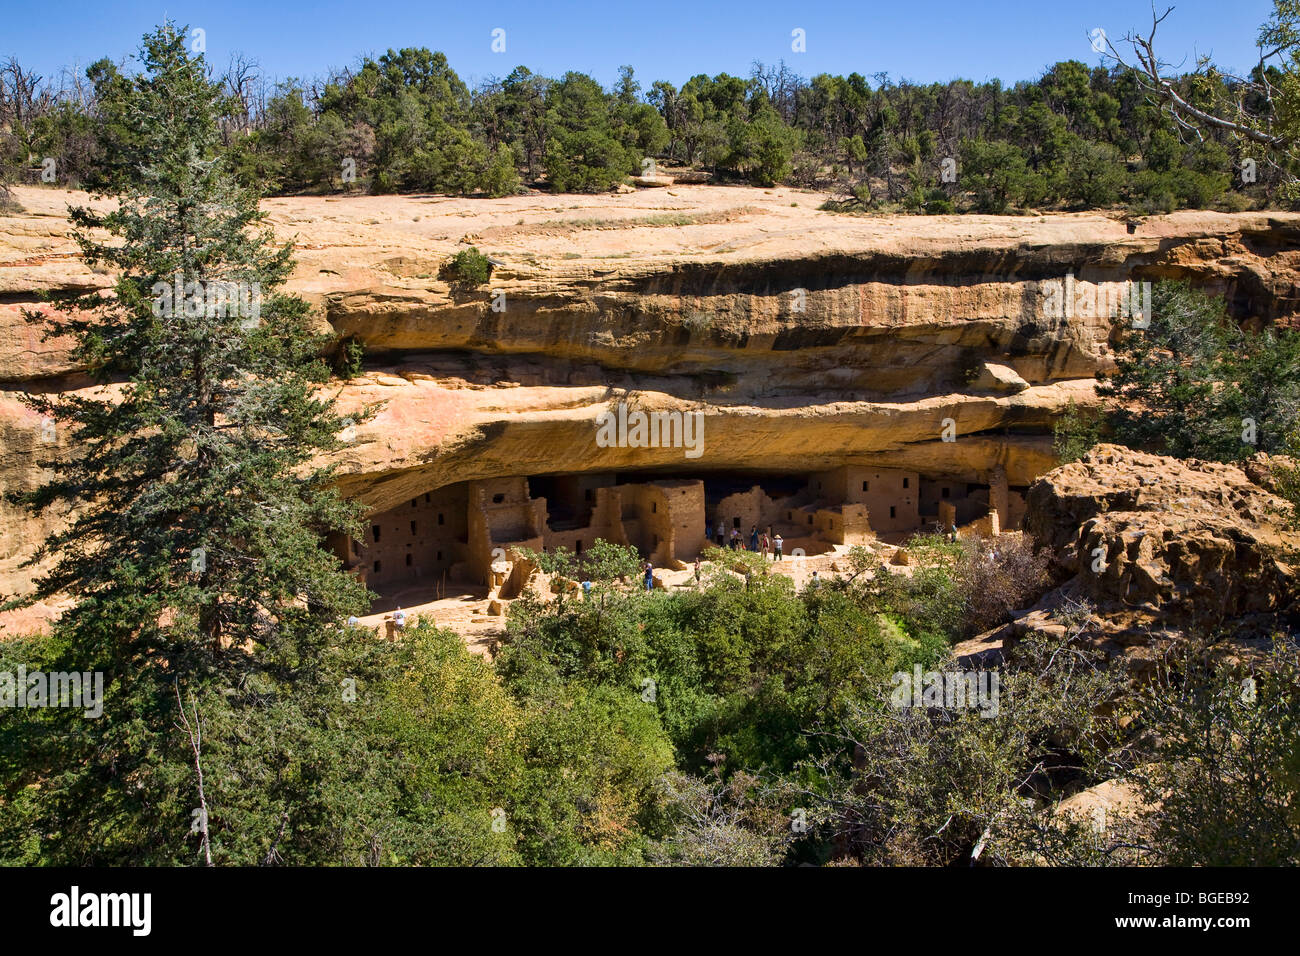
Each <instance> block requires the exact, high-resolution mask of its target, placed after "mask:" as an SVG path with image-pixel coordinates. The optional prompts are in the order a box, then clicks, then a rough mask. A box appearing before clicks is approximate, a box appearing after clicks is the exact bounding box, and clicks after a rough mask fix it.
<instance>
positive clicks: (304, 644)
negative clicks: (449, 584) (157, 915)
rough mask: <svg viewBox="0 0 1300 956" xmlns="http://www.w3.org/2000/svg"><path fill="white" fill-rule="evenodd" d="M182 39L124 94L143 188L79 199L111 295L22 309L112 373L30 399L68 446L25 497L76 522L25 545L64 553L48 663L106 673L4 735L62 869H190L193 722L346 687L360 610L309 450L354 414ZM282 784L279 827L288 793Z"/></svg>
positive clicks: (147, 47) (46, 554) (250, 722)
mask: <svg viewBox="0 0 1300 956" xmlns="http://www.w3.org/2000/svg"><path fill="white" fill-rule="evenodd" d="M184 37H185V32H184V31H183V30H180V31H178V30H177V29H176V28H175V27H174V26H173V25H171V24H167V25H166V26H164V27H162V28H159V29H158V30H157V31H155V32H154V33H152V34H150V35H148V36H147V37H146V38H145V41H144V44H143V47H142V50H141V60H142V65H143V71H142V72H141V73H140V74H139V75H138V76H135V77H133V78H132V79H131V80H130V81H129V82H127V83H124V84H122V85H121V87H120V92H121V96H122V97H123V100H122V102H121V103H119V104H117V105H118V107H119V109H118V115H120V116H121V118H122V122H123V123H124V124H128V125H129V130H128V131H127V133H128V135H126V136H124V137H123V140H122V142H123V148H124V149H127V150H129V151H130V152H131V153H132V154H133V155H132V156H131V158H130V159H131V164H132V165H133V166H135V168H136V169H137V170H138V176H137V177H134V178H135V179H136V182H133V183H125V184H124V185H123V191H122V192H121V193H120V195H119V196H118V197H117V198H118V205H117V206H116V208H114V209H112V210H111V211H109V212H99V211H96V210H92V209H89V208H79V209H75V210H73V211H72V218H73V221H74V223H75V225H76V226H77V230H76V238H77V241H78V243H79V245H80V247H81V250H82V254H83V256H84V257H85V261H86V262H87V263H88V264H89V265H91V266H92V267H108V268H110V269H112V270H113V271H114V272H115V273H116V274H117V280H116V283H115V285H114V288H113V294H112V295H111V296H105V297H99V296H94V295H91V296H87V297H83V298H81V299H79V300H77V301H74V302H72V303H70V305H72V306H74V307H75V308H72V309H69V310H67V311H58V312H55V313H53V314H51V315H48V316H38V315H32V316H29V318H30V319H31V320H33V321H42V322H45V323H46V334H47V335H48V336H64V335H66V336H70V337H72V339H73V340H74V341H75V343H76V347H75V351H76V357H77V359H78V360H79V361H80V362H81V363H83V364H84V365H85V366H86V367H87V368H89V369H90V370H91V372H92V374H93V375H94V376H95V378H96V380H97V382H98V387H97V388H96V389H93V390H83V391H79V392H64V393H52V394H47V395H37V396H31V397H30V398H29V399H28V401H29V404H30V405H31V407H32V408H33V409H35V410H36V411H37V412H39V413H41V414H42V415H44V416H47V417H48V419H50V420H52V421H53V422H54V423H57V426H58V428H59V429H60V430H61V431H62V432H63V436H64V437H63V440H62V441H61V442H60V443H59V444H60V445H61V446H62V447H63V448H64V449H65V452H66V454H65V455H64V456H62V457H60V458H59V459H58V460H56V461H54V462H51V463H50V467H51V468H52V469H53V471H54V474H55V477H54V478H53V480H51V481H49V482H48V483H47V484H45V485H44V486H42V487H40V488H39V489H37V490H36V491H34V492H31V493H29V494H27V495H24V496H22V498H23V500H24V501H25V502H26V503H27V504H29V505H31V506H32V507H34V508H37V509H65V510H67V511H68V512H69V513H70V520H69V522H68V524H67V527H66V530H63V531H61V532H58V533H56V534H54V535H53V536H52V537H51V538H50V539H49V540H48V541H47V542H46V544H45V546H44V547H43V548H42V549H41V551H40V552H39V553H38V554H37V555H36V557H35V558H34V559H33V564H35V563H37V562H44V561H45V560H46V559H47V558H48V559H49V561H50V564H49V566H48V570H47V571H46V572H45V573H43V574H42V576H41V577H40V578H39V579H38V582H37V589H36V591H35V593H34V594H33V595H31V596H30V597H29V598H28V599H27V600H28V601H33V600H36V599H39V598H43V597H49V596H52V595H66V596H68V597H70V598H72V599H73V601H74V602H75V605H74V606H73V607H72V608H71V609H70V610H68V611H67V612H66V613H65V614H64V616H63V618H62V619H61V620H60V621H59V623H58V625H57V632H56V638H57V645H58V646H59V647H60V648H61V650H60V652H59V653H57V654H55V655H54V657H53V658H52V659H50V660H48V661H47V662H46V663H47V665H48V666H49V667H50V669H53V670H69V671H71V670H76V671H100V672H102V673H103V675H104V683H105V698H106V703H105V707H104V713H103V716H102V717H100V718H98V719H83V718H82V717H81V716H80V712H75V713H70V712H68V711H55V712H52V713H51V714H50V715H49V717H48V721H49V722H52V725H51V724H50V723H47V722H46V721H44V720H42V721H36V722H28V723H27V724H25V725H24V726H21V727H19V726H15V725H13V724H10V725H8V726H7V727H6V735H5V741H4V744H5V749H6V750H8V751H9V752H10V753H12V752H13V751H14V749H15V748H23V747H25V748H26V753H27V754H28V755H29V759H28V760H26V761H25V776H24V779H25V781H26V783H28V784H30V783H31V782H32V781H39V782H40V785H41V789H42V791H43V802H44V805H45V807H46V809H47V811H48V812H49V814H50V816H49V817H48V818H47V827H46V829H45V831H44V832H45V834H46V836H47V837H49V838H51V839H55V840H56V841H58V844H59V845H60V846H61V849H60V850H59V851H58V856H57V857H56V858H61V859H65V860H69V861H83V862H84V861H87V860H91V859H101V860H114V859H124V860H134V861H137V862H140V861H144V860H151V859H156V858H157V857H155V856H153V855H152V854H154V853H155V852H161V853H163V854H164V855H163V858H164V859H176V858H180V859H184V858H185V856H184V854H180V855H179V857H177V856H172V855H171V854H174V853H176V851H177V850H178V849H180V847H181V845H182V844H183V842H184V841H183V840H182V839H180V837H181V836H184V835H186V834H188V832H189V831H190V829H191V826H190V814H191V810H192V809H193V808H201V807H202V805H203V803H204V800H203V793H202V787H201V784H200V783H199V780H200V779H201V778H200V773H201V769H200V768H201V766H202V759H203V753H202V750H201V747H202V746H207V747H208V748H209V749H208V754H209V755H211V754H212V753H213V752H214V751H218V752H219V751H220V750H221V748H222V747H223V746H228V741H227V743H225V744H223V743H221V742H219V741H218V740H214V739H213V738H212V737H208V738H207V739H206V740H205V741H204V742H203V743H202V744H200V743H199V741H198V740H196V739H195V738H194V736H192V735H194V734H195V733H196V732H197V731H199V730H200V729H201V728H202V727H203V725H204V724H205V722H206V723H211V722H212V720H213V719H214V718H213V717H212V713H211V708H219V709H222V710H223V711H224V712H225V717H224V718H223V719H224V720H225V721H227V722H228V727H227V729H228V731H229V732H230V733H231V734H232V735H234V736H236V737H237V736H238V735H239V734H240V733H247V734H249V735H250V737H255V736H256V734H255V732H254V731H253V730H252V729H251V728H252V727H253V726H254V725H255V724H256V723H257V721H258V719H259V718H260V717H261V716H264V715H267V714H271V713H273V711H274V709H275V708H273V707H271V706H270V702H271V701H272V700H273V699H274V700H278V701H281V702H284V701H290V702H292V706H293V707H295V708H303V707H306V706H307V701H308V700H312V699H314V700H315V701H316V703H317V704H318V705H319V706H320V707H324V706H326V703H325V701H326V699H325V697H323V696H322V695H323V694H325V692H326V691H329V692H330V694H331V697H332V699H334V700H337V698H338V690H337V687H333V688H331V687H329V686H328V681H326V679H325V675H326V674H327V673H328V671H329V669H330V667H331V666H332V665H331V664H330V659H331V658H333V657H337V653H336V651H334V650H332V649H331V647H330V635H332V634H335V635H336V634H337V633H338V631H339V630H340V629H339V628H338V626H337V625H338V623H339V622H341V621H342V620H343V618H345V617H346V616H347V615H348V614H349V613H353V612H355V611H359V610H360V609H361V608H362V607H363V606H364V596H365V592H364V588H363V587H362V586H361V585H360V584H359V583H357V582H356V581H355V580H354V579H353V578H352V577H351V576H349V575H347V574H346V573H345V572H343V570H342V569H341V566H340V563H339V561H338V559H337V558H336V557H334V556H333V555H332V554H330V553H329V552H328V551H327V550H325V549H324V548H323V547H322V536H323V535H325V534H326V533H328V532H331V531H349V532H350V531H352V530H354V529H355V526H356V523H357V520H358V511H357V507H356V506H355V505H353V504H350V503H348V502H345V501H344V500H343V499H342V498H341V497H340V496H339V495H338V494H337V492H335V491H334V490H333V489H332V487H331V473H330V471H329V470H328V469H326V468H320V467H316V466H315V465H314V464H313V460H314V458H315V456H316V455H317V454H318V453H319V452H320V451H321V450H325V449H330V448H332V447H336V446H337V444H338V439H337V437H336V435H337V433H338V432H339V431H340V430H341V429H342V427H343V423H342V422H341V421H340V419H339V417H338V416H337V415H336V414H335V413H334V412H333V411H332V408H331V405H330V403H329V401H328V400H326V399H324V398H321V397H319V396H318V395H317V393H316V392H315V387H316V386H317V385H318V384H319V383H320V382H322V381H323V380H324V379H325V378H326V376H327V369H326V367H325V365H324V363H323V362H322V361H320V360H319V359H318V357H317V355H318V351H319V348H320V345H321V343H320V341H319V340H318V338H317V336H315V335H313V334H312V333H311V332H310V330H309V325H308V307H307V305H306V303H304V302H303V301H302V300H301V299H299V298H297V297H295V296H292V295H289V294H286V293H285V292H284V291H283V284H284V282H285V281H286V279H287V278H288V276H289V273H290V270H291V266H292V262H291V258H290V247H289V246H288V245H284V246H276V245H274V243H273V242H272V237H271V236H270V234H269V232H268V231H266V230H264V229H262V228H261V224H262V221H263V216H262V214H261V213H260V212H259V211H258V207H257V202H256V197H255V196H253V195H251V194H250V193H248V192H246V191H244V190H242V189H241V188H240V187H239V186H238V185H237V183H236V182H235V181H234V180H233V179H232V177H231V175H230V174H229V173H228V171H227V169H226V168H225V164H224V162H223V159H222V157H221V154H220V152H219V142H220V141H219V136H218V128H217V120H218V117H219V115H220V113H221V111H222V109H223V100H222V97H221V94H220V92H219V90H218V89H217V87H216V86H215V85H214V84H212V83H210V82H209V81H208V80H207V79H206V76H205V66H204V62H203V59H202V57H201V56H200V57H192V56H191V55H190V53H189V51H188V50H187V49H186V45H185V41H184ZM97 230H103V233H106V234H107V237H108V238H107V239H105V238H104V237H103V233H100V232H98V231H97ZM200 702H202V706H200ZM204 708H209V710H208V713H206V714H205V713H204ZM311 719H314V720H315V721H316V722H317V723H318V724H319V723H320V722H321V721H322V716H321V713H320V712H317V714H315V715H313V716H312V717H311ZM60 721H66V722H70V723H71V726H68V725H66V724H65V725H60V723H59V722H60ZM218 723H221V721H220V720H219V721H218ZM308 724H310V720H309V721H308ZM182 730H184V731H185V732H184V733H182V732H181V731H182ZM298 732H299V733H303V734H305V735H307V736H310V732H309V727H308V726H304V727H302V728H299V730H298ZM286 742H287V741H285V740H282V741H281V742H280V744H279V746H281V747H283V746H284V745H285V743H286ZM259 753H260V755H261V756H262V757H268V756H270V757H272V758H273V757H274V755H275V748H274V747H272V748H271V749H270V751H260V752H259ZM243 756H244V757H245V758H246V757H247V755H243ZM209 784H210V785H213V784H214V781H213V780H212V778H211V777H209ZM289 789H292V788H289ZM296 792H297V794H298V795H299V796H301V795H302V794H303V793H304V792H305V791H304V790H298V791H296ZM272 793H273V797H272V800H273V802H274V801H275V798H276V797H277V796H278V798H280V800H281V801H283V802H281V804H280V805H279V806H277V807H275V810H274V812H273V813H271V815H270V819H271V820H274V819H276V818H278V817H279V816H280V815H282V814H286V813H288V810H287V808H286V805H285V804H286V803H287V802H288V801H290V800H291V799H292V797H293V794H292V793H290V792H289V790H285V789H281V790H273V791H272ZM214 812H220V811H219V810H216V811H214ZM204 819H205V825H204V827H202V828H201V829H200V830H199V831H198V832H199V833H200V835H201V836H202V838H203V843H204V849H205V853H207V854H210V852H211V849H210V843H211V841H210V840H208V838H207V837H208V832H207V827H206V813H205V814H204ZM108 830H112V831H113V832H114V835H113V836H110V835H108V833H107V831H108ZM252 832H257V830H256V828H253V831H252ZM178 835H179V836H178Z"/></svg>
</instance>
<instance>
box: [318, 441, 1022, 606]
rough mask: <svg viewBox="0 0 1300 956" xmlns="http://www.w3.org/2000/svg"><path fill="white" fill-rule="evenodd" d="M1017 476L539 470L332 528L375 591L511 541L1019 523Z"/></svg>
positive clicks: (435, 575)
mask: <svg viewBox="0 0 1300 956" xmlns="http://www.w3.org/2000/svg"><path fill="white" fill-rule="evenodd" d="M1024 491H1025V489H1024V488H1013V487H1011V486H1009V485H1008V483H1007V478H1006V475H1005V473H1004V472H1002V471H1001V470H1000V469H994V471H993V472H991V473H990V474H989V475H987V476H986V480H985V481H984V482H968V481H963V480H958V479H955V478H943V477H933V478H932V477H928V476H923V475H921V474H919V473H917V472H911V471H902V470H898V469H890V468H880V467H876V466H872V465H844V466H841V467H838V468H833V469H830V470H828V471H819V472H814V473H812V474H768V473H762V474H755V473H744V472H699V473H695V474H677V473H672V474H646V473H626V474H625V473H598V474H578V475H539V476H532V477H503V478H493V479H486V480H480V481H466V482H459V483H456V484H453V485H449V486H446V487H443V488H438V489H436V490H432V491H429V492H427V493H424V494H420V495H417V496H416V497H414V498H412V499H410V500H409V501H407V502H405V503H403V504H402V505H400V506H399V507H397V508H393V509H391V510H388V511H384V512H380V513H377V514H374V515H372V516H371V517H370V518H369V519H368V521H367V523H366V534H365V537H364V540H361V541H356V540H346V539H344V538H341V537H336V538H335V539H333V540H332V541H331V546H332V547H333V548H334V550H335V552H336V553H337V554H338V555H339V557H340V558H341V559H342V560H343V561H344V563H345V565H346V566H347V567H348V568H349V569H350V570H352V571H353V572H354V573H355V574H357V575H358V576H359V577H360V578H361V579H362V580H363V581H365V583H366V584H367V585H368V586H369V587H370V588H371V590H373V591H375V592H376V593H377V594H379V595H380V598H381V600H382V599H384V598H385V597H390V596H392V595H394V594H397V593H399V592H405V593H409V592H410V591H411V590H412V589H417V590H418V589H421V588H425V587H427V588H428V595H429V598H428V599H432V598H434V597H437V596H441V595H442V592H443V589H445V588H446V587H447V586H449V585H451V584H458V585H466V584H469V585H478V586H484V585H492V584H497V585H499V584H501V583H502V582H501V580H500V577H499V575H500V569H501V565H500V564H498V565H497V568H496V571H497V578H496V580H494V576H493V570H494V569H493V564H494V562H501V561H503V560H504V561H509V560H513V558H514V557H515V555H516V554H517V553H518V552H519V550H520V549H524V548H527V549H531V550H533V551H543V550H548V551H549V550H554V549H557V548H561V547H563V548H567V549H568V550H569V551H571V552H573V553H574V554H576V555H579V556H581V555H582V553H583V551H584V549H586V548H589V547H590V546H591V545H592V544H594V543H595V542H596V541H597V540H605V541H609V542H613V543H616V544H624V545H630V546H632V547H634V548H636V550H637V552H638V554H640V555H641V557H642V558H644V559H646V560H648V561H650V562H651V563H652V564H653V565H655V566H656V567H671V566H674V565H675V564H678V563H686V562H691V561H693V560H694V559H695V558H696V557H697V556H698V555H700V554H701V553H702V552H703V551H704V550H705V549H706V548H708V547H709V546H711V545H716V546H722V547H725V546H727V545H728V544H729V542H730V541H731V539H732V532H733V531H735V532H738V534H739V539H740V542H741V546H742V547H747V546H748V544H749V541H750V535H751V533H752V530H753V529H755V528H756V529H758V531H759V532H760V533H761V532H768V531H770V532H771V533H772V534H773V535H777V534H779V535H780V536H781V537H782V539H783V545H784V552H785V555H786V556H787V557H789V556H792V555H795V554H805V555H809V556H812V555H821V554H827V553H829V552H832V551H833V550H835V548H836V546H852V545H856V544H867V543H869V542H870V541H872V540H876V539H879V540H882V541H886V542H889V543H899V542H901V541H903V540H905V539H907V538H908V537H910V536H911V535H912V534H914V533H915V532H918V531H922V530H932V531H933V530H937V529H947V528H949V527H951V526H953V525H956V526H957V527H958V528H959V530H961V531H964V532H966V533H977V534H982V535H989V534H994V535H996V534H997V533H999V531H1000V530H1001V529H1012V528H1017V527H1019V524H1020V521H1021V519H1022V517H1023V514H1024Z"/></svg>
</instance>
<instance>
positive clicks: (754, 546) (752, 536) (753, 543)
mask: <svg viewBox="0 0 1300 956" xmlns="http://www.w3.org/2000/svg"><path fill="white" fill-rule="evenodd" d="M749 550H750V551H753V552H754V553H755V554H757V553H758V527H757V526H756V525H750V526H749Z"/></svg>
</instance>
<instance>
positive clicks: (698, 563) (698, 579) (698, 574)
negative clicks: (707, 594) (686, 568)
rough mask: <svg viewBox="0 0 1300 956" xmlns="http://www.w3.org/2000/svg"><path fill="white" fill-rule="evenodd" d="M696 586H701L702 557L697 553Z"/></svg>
mask: <svg viewBox="0 0 1300 956" xmlns="http://www.w3.org/2000/svg"><path fill="white" fill-rule="evenodd" d="M695 586H696V587H699V586H700V557H699V555H696V556H695Z"/></svg>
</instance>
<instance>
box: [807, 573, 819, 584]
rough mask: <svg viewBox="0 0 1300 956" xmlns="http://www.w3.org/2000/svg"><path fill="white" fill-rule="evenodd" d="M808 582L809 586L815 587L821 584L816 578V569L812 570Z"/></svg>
mask: <svg viewBox="0 0 1300 956" xmlns="http://www.w3.org/2000/svg"><path fill="white" fill-rule="evenodd" d="M808 584H809V585H810V586H811V587H816V586H817V585H819V584H821V581H819V580H818V579H817V572H816V571H814V572H813V575H812V580H811V581H809V582H808Z"/></svg>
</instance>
